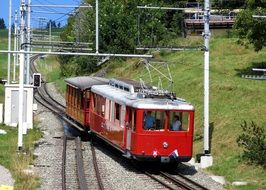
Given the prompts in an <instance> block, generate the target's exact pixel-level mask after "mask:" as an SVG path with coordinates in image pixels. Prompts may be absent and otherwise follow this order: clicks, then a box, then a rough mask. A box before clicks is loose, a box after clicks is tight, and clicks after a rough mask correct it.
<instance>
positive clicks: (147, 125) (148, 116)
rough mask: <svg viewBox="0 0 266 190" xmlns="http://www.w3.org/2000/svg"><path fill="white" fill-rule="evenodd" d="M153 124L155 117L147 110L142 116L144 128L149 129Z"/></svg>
mask: <svg viewBox="0 0 266 190" xmlns="http://www.w3.org/2000/svg"><path fill="white" fill-rule="evenodd" d="M154 125H155V118H154V117H153V116H152V115H151V111H148V112H147V114H146V115H145V117H144V128H145V129H151V128H152V127H154Z"/></svg>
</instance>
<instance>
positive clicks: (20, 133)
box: [18, 50, 25, 150]
mask: <svg viewBox="0 0 266 190" xmlns="http://www.w3.org/2000/svg"><path fill="white" fill-rule="evenodd" d="M24 61H25V54H24V50H21V53H20V54H19V62H20V66H19V110H18V120H19V122H18V149H19V150H21V149H22V145H23V100H24V97H23V96H24V95H23V93H24Z"/></svg>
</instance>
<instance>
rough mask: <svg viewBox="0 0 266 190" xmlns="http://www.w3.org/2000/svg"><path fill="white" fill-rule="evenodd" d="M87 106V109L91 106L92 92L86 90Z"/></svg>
mask: <svg viewBox="0 0 266 190" xmlns="http://www.w3.org/2000/svg"><path fill="white" fill-rule="evenodd" d="M86 108H87V109H89V108H90V92H89V91H87V92H86Z"/></svg>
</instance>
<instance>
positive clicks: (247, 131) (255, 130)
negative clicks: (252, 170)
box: [236, 121, 266, 168]
mask: <svg viewBox="0 0 266 190" xmlns="http://www.w3.org/2000/svg"><path fill="white" fill-rule="evenodd" d="M241 128H242V132H243V133H242V134H240V135H239V136H238V138H237V140H236V142H237V144H238V146H239V147H243V149H244V150H243V154H242V158H243V159H244V160H247V161H248V162H250V163H254V164H258V165H261V166H263V167H264V168H266V133H265V131H264V128H263V127H259V126H257V125H256V124H255V123H254V122H251V125H248V124H247V122H246V121H244V123H243V124H241Z"/></svg>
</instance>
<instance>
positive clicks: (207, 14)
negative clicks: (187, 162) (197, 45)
mask: <svg viewBox="0 0 266 190" xmlns="http://www.w3.org/2000/svg"><path fill="white" fill-rule="evenodd" d="M203 37H204V46H205V48H204V154H209V153H210V150H209V57H210V52H209V38H210V3H209V0H205V4H204V33H203Z"/></svg>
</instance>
